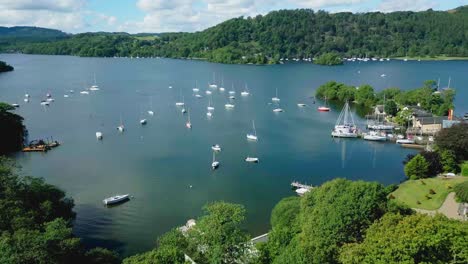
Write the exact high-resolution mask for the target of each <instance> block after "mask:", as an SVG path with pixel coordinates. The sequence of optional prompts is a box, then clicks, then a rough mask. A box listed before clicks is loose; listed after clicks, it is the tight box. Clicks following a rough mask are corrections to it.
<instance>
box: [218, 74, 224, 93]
mask: <svg viewBox="0 0 468 264" xmlns="http://www.w3.org/2000/svg"><path fill="white" fill-rule="evenodd" d="M224 90H225V89H224V77H222V78H221V87H219V91H221V92H224Z"/></svg>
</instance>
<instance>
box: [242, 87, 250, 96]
mask: <svg viewBox="0 0 468 264" xmlns="http://www.w3.org/2000/svg"><path fill="white" fill-rule="evenodd" d="M249 94H250V93H249V91H248V89H247V84H245V90H244V91H242V92H241V95H242V96H248V95H249Z"/></svg>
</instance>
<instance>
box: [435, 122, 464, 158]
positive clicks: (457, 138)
mask: <svg viewBox="0 0 468 264" xmlns="http://www.w3.org/2000/svg"><path fill="white" fill-rule="evenodd" d="M435 144H436V145H437V146H438V147H439V148H440V149H442V150H449V151H452V152H453V154H454V155H455V158H456V161H457V162H462V161H465V160H468V123H461V124H457V125H454V126H452V127H450V128H444V129H442V130H441V131H440V132H439V133H438V134H437V135H436V138H435Z"/></svg>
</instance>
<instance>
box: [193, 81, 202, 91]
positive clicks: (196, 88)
mask: <svg viewBox="0 0 468 264" xmlns="http://www.w3.org/2000/svg"><path fill="white" fill-rule="evenodd" d="M192 91H194V92H196V93H198V92H199V91H200V89H198V81H195V88H193V89H192Z"/></svg>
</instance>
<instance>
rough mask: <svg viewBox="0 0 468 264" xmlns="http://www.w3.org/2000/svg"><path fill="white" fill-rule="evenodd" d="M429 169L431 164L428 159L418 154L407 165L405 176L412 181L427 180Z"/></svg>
mask: <svg viewBox="0 0 468 264" xmlns="http://www.w3.org/2000/svg"><path fill="white" fill-rule="evenodd" d="M428 168H429V164H428V163H427V161H426V159H425V158H424V157H423V156H422V155H420V154H418V155H416V156H414V158H412V159H411V160H410V161H409V162H408V163H407V164H406V165H405V174H406V176H407V177H408V178H410V179H412V180H417V179H422V178H427V177H428V173H429V169H428Z"/></svg>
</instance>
